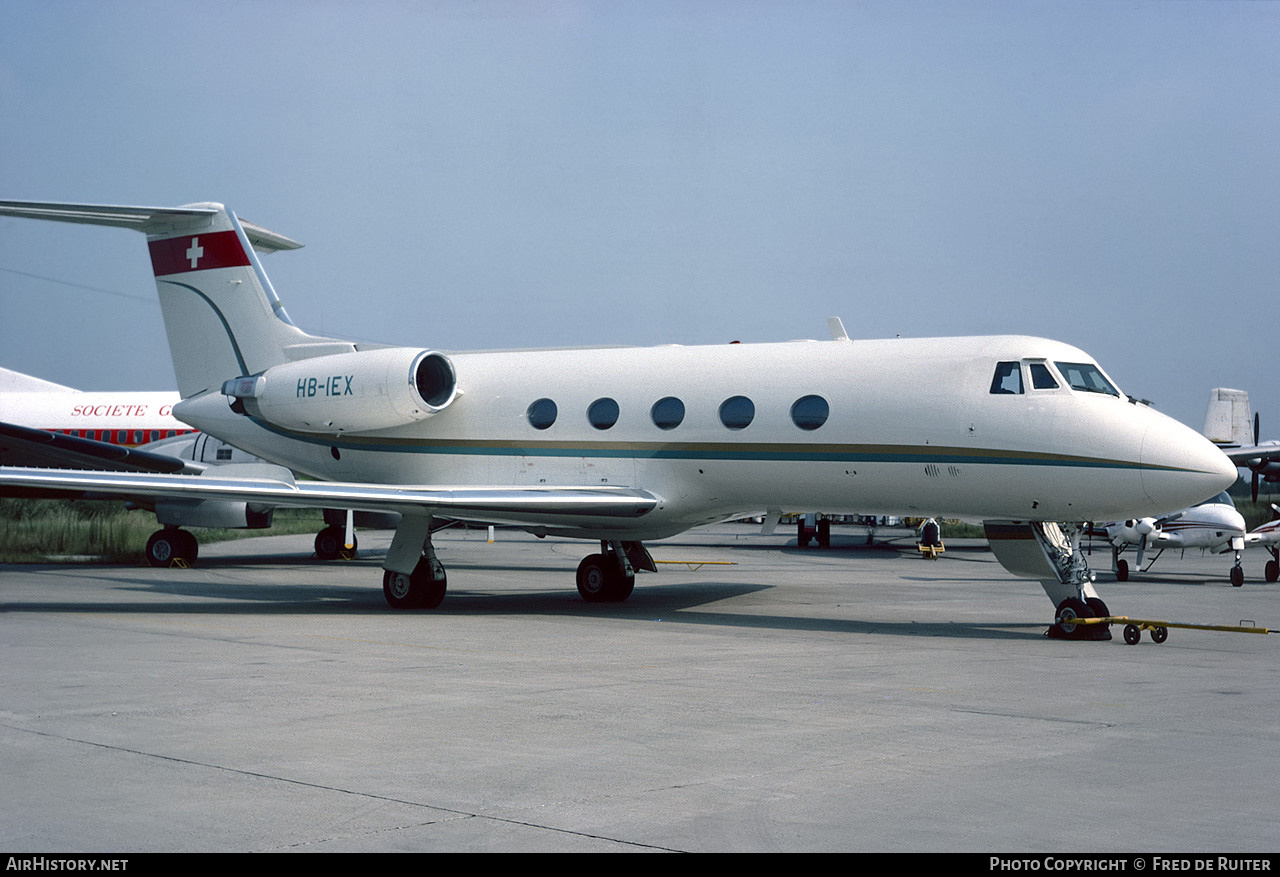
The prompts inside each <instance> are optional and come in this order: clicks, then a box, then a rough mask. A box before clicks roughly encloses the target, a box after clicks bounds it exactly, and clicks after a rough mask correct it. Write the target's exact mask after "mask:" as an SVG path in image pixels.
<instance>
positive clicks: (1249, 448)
mask: <svg viewBox="0 0 1280 877" xmlns="http://www.w3.org/2000/svg"><path fill="white" fill-rule="evenodd" d="M1222 453H1224V454H1226V455H1227V457H1228V458H1230V460H1231V462H1232V463H1235V464H1236V465H1237V466H1250V463H1252V462H1253V461H1262V462H1270V461H1273V460H1280V442H1264V443H1262V444H1260V445H1245V446H1243V447H1238V448H1223V449H1222ZM1250 468H1251V467H1250Z"/></svg>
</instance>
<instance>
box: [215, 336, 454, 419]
mask: <svg viewBox="0 0 1280 877" xmlns="http://www.w3.org/2000/svg"><path fill="white" fill-rule="evenodd" d="M222 393H223V395H225V396H229V397H231V400H232V402H231V407H232V408H233V409H234V410H236V411H238V412H239V413H241V414H245V415H248V416H250V417H255V418H258V419H260V420H265V421H266V422H268V423H271V424H274V425H275V426H279V427H282V428H284V429H296V430H303V431H306V432H323V433H330V434H337V433H363V432H374V431H377V430H381V429H389V428H391V427H396V426H404V425H406V424H409V423H414V422H416V421H419V420H422V419H424V418H427V417H430V416H431V415H433V414H438V413H439V412H440V411H443V410H444V409H445V408H447V407H448V406H449V405H450V404H451V403H452V402H453V400H454V398H456V397H457V395H458V381H457V376H456V374H455V373H454V370H453V363H452V362H450V360H449V358H448V357H447V356H445V355H444V354H442V353H437V352H435V351H433V350H420V349H416V348H407V347H392V348H384V349H380V350H360V351H356V352H354V353H336V354H331V355H329V356H317V357H312V358H310V359H303V360H299V361H298V362H288V363H283V364H281V365H277V366H272V367H271V368H269V369H267V370H266V371H264V372H261V373H260V374H256V375H249V376H246V377H239V378H233V379H232V380H229V381H227V382H226V383H224V384H223V385H222Z"/></svg>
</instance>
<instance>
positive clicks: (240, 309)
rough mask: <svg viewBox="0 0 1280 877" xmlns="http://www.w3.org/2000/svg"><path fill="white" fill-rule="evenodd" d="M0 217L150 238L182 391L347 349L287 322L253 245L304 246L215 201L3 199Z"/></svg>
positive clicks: (265, 249) (267, 248)
mask: <svg viewBox="0 0 1280 877" xmlns="http://www.w3.org/2000/svg"><path fill="white" fill-rule="evenodd" d="M0 215H4V216H22V217H27V218H32V219H50V220H56V221H59V222H78V223H88V224H92V225H108V226H115V227H119V228H132V229H134V230H137V231H141V232H143V233H145V234H146V236H147V246H148V249H149V251H150V254H151V266H152V269H153V271H154V273H155V278H156V287H157V289H158V290H159V293H160V308H161V311H162V312H163V314H164V323H165V330H166V332H167V334H168V337H169V350H170V353H171V354H172V357H173V369H174V372H175V374H176V376H177V379H178V391H179V393H181V395H182V397H183V398H184V399H185V398H188V397H190V396H194V395H197V394H199V393H203V392H205V391H207V390H214V391H216V390H218V389H219V388H220V387H221V386H222V383H223V382H224V381H226V380H228V379H230V378H235V377H240V376H242V375H252V374H256V373H258V372H261V371H263V370H265V369H268V368H270V367H271V366H273V365H279V364H281V363H283V362H288V361H290V360H294V359H304V358H307V357H310V356H318V355H322V354H330V353H338V352H341V351H344V350H352V349H353V346H352V345H351V344H349V343H346V342H339V341H336V340H335V339H331V338H321V337H317V336H314V335H309V334H307V333H306V332H303V331H302V330H301V329H299V328H298V327H297V326H295V325H293V323H292V322H291V321H290V320H289V317H288V315H287V314H286V313H285V311H284V307H283V306H282V305H281V304H280V299H279V298H278V297H277V296H276V293H275V290H274V289H272V287H271V282H270V281H269V280H268V279H267V275H266V272H264V271H263V270H262V265H261V264H260V263H259V261H258V256H257V252H255V249H256V250H258V251H262V252H272V251H275V250H291V249H297V248H298V247H300V246H302V245H301V244H299V243H297V242H296V241H293V240H290V239H289V238H286V237H284V236H283V235H279V234H276V233H274V232H271V231H267V230H266V229H264V228H260V227H259V226H256V225H253V224H252V223H249V222H242V221H241V220H239V219H238V218H237V217H236V215H235V214H234V213H232V212H231V211H230V210H228V209H226V208H225V207H223V206H222V205H221V204H189V205H186V206H183V207H125V206H115V205H100V204H61V203H48V202H32V201H0Z"/></svg>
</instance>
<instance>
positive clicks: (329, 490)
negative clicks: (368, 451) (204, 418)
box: [0, 464, 660, 527]
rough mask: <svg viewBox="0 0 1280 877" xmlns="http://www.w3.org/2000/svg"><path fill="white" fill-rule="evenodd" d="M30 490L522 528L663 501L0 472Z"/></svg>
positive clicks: (619, 514) (581, 492)
mask: <svg viewBox="0 0 1280 877" xmlns="http://www.w3.org/2000/svg"><path fill="white" fill-rule="evenodd" d="M4 488H28V489H38V490H48V491H67V492H75V493H83V492H86V491H87V492H92V493H94V494H100V495H130V496H156V497H167V498H171V499H221V500H234V501H239V502H247V503H250V504H253V505H257V506H260V507H278V506H283V507H294V508H349V509H358V510H364V511H388V512H399V513H401V514H415V515H434V516H439V517H447V518H453V519H455V520H465V521H477V522H483V523H490V524H517V525H524V526H538V525H543V526H548V527H554V526H561V525H565V526H581V525H582V524H583V523H584V522H585V521H587V520H594V521H599V519H605V521H600V523H607V522H616V523H622V522H625V521H627V520H633V519H636V518H640V517H642V516H644V515H645V514H647V513H648V512H650V511H652V510H653V509H654V508H656V507H657V506H658V504H659V502H660V500H659V498H658V497H657V496H655V495H654V494H652V493H649V492H648V491H645V490H637V489H633V488H627V487H607V486H591V487H521V486H510V487H447V486H446V487H426V486H417V485H379V484H363V483H344V482H338V481H295V480H294V477H293V473H291V472H290V471H289V470H288V469H285V468H284V467H281V466H273V465H267V464H262V465H259V464H235V465H226V466H219V467H215V468H212V469H210V470H208V471H206V473H205V474H203V475H200V476H194V475H177V474H165V473H152V472H89V471H79V470H65V469H31V468H24V467H8V466H6V467H0V490H2V489H4Z"/></svg>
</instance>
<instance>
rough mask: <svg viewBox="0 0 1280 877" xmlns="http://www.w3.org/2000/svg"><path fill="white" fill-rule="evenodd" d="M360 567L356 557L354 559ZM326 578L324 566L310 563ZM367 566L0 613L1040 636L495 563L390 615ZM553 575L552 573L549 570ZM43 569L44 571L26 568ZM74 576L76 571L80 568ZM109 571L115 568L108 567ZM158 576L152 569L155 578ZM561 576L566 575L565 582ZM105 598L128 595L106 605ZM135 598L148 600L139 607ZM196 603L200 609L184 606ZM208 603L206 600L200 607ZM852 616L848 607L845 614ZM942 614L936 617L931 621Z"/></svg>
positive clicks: (1038, 627)
mask: <svg viewBox="0 0 1280 877" xmlns="http://www.w3.org/2000/svg"><path fill="white" fill-rule="evenodd" d="M362 560H364V559H363V558H362ZM272 565H291V566H292V567H294V568H297V566H298V559H297V558H293V559H288V560H281V561H275V562H274V563H272V562H263V560H262V559H260V558H259V559H255V560H254V562H253V563H252V564H250V563H246V562H245V561H244V560H243V559H236V558H224V559H213V560H211V561H210V562H209V563H208V564H202V569H204V570H205V571H206V572H208V571H211V570H219V571H221V570H233V569H238V570H243V569H257V568H262V567H264V566H268V567H269V566H272ZM316 565H317V567H320V568H323V569H325V570H326V577H331V576H330V575H329V572H328V571H331V570H332V569H333V567H332V564H320V563H319V562H317V564H316ZM371 566H372V564H369V563H367V562H366V563H362V562H359V561H356V562H353V563H351V564H349V567H350V568H351V571H352V573H353V575H352V580H353V581H356V582H359V584H351V585H347V584H342V583H334V584H328V583H279V584H277V583H272V582H270V581H268V580H263V581H251V582H246V581H243V580H241V581H230V580H226V579H221V578H215V579H212V580H211V579H209V578H207V577H206V576H203V575H199V574H198V573H199V571H194V572H196V573H197V574H194V575H192V574H188V575H187V577H185V578H184V577H183V574H182V573H181V571H177V570H174V571H172V572H171V574H170V575H165V576H163V577H162V578H161V577H156V576H154V575H138V576H135V575H123V574H120V575H117V574H112V575H109V576H102V577H100V582H101V585H102V588H103V593H102V596H101V597H100V598H99V599H94V600H81V601H79V602H56V601H49V600H14V599H12V598H10V599H6V600H3V601H0V613H5V614H7V613H31V614H61V613H67V614H98V613H109V614H113V615H131V614H136V615H140V616H141V615H194V616H200V615H353V614H358V615H381V616H386V617H387V619H388V621H392V620H395V622H396V623H400V622H401V621H402V620H408V621H413V620H417V621H421V622H422V623H424V624H425V623H429V622H431V621H433V620H437V619H440V620H447V619H448V618H450V617H452V618H459V617H467V616H496V615H509V616H513V617H517V616H522V615H524V616H548V615H552V616H563V617H582V618H599V617H605V618H609V619H613V620H619V621H623V620H625V621H633V622H645V623H655V622H656V623H666V624H691V625H706V626H714V627H727V628H732V627H737V628H742V629H756V630H758V629H772V630H791V631H812V632H828V633H846V634H881V635H889V636H922V637H950V638H964V639H974V638H977V639H988V640H992V639H1026V638H1029V637H1040V636H1041V635H1043V633H1044V630H1045V625H1044V624H1043V623H1020V622H986V623H978V622H957V621H938V622H931V621H928V620H927V619H926V620H924V621H894V622H883V621H866V620H858V619H855V618H830V617H827V618H817V617H812V618H806V617H802V616H792V615H786V616H783V615H776V614H761V613H741V612H718V611H714V610H707V609H700V608H699V607H705V606H708V605H710V604H713V603H717V602H720V601H723V600H728V599H732V598H736V597H742V596H746V595H748V594H752V593H757V592H761V591H766V590H769V589H771V588H774V587H780V588H785V587H786V585H785V584H783V585H758V584H744V583H741V582H727V581H697V582H688V581H681V582H673V583H670V584H659V583H654V584H649V582H648V581H646V580H645V579H647V578H649V576H647V575H646V576H644V577H641V578H640V579H639V580H638V582H637V587H636V589H635V591H634V593H633V594H632V595H631V597H630V599H628V600H627V601H626V602H625V603H594V604H592V603H585V602H583V601H582V599H581V598H580V597H579V596H578V594H577V592H576V591H574V590H573V589H572V588H556V589H552V590H543V589H539V590H528V589H525V590H506V589H501V588H494V589H491V588H485V587H484V586H483V575H477V574H478V573H479V574H483V572H484V571H485V570H486V569H491V570H500V569H505V570H508V571H510V570H511V569H513V567H503V566H501V565H484V566H481V565H465V566H461V567H459V568H458V571H457V574H456V575H455V576H453V577H452V578H453V579H454V580H453V581H451V582H450V586H449V594H448V596H447V597H446V599H445V602H444V604H443V605H442V606H441V607H440V608H439V609H435V610H431V611H429V612H397V611H395V610H392V609H390V608H388V607H387V605H386V602H385V601H384V598H383V595H382V592H381V590H380V589H378V588H373V587H370V586H368V585H367V584H365V583H364V582H365V580H366V579H367V576H368V572H369V569H370V568H371ZM549 568H552V569H556V570H561V568H560V567H555V566H552V567H549ZM34 569H39V570H42V571H44V570H49V569H50V568H47V567H45V568H39V567H37V568H34ZM81 569H84V568H83V567H82V568H81ZM115 569H116V570H119V568H118V567H117V568H115ZM156 572H160V571H156ZM569 575H571V574H567V575H566V578H568V577H569ZM111 591H123V592H126V593H128V594H130V595H131V596H128V597H124V596H122V598H121V599H120V600H112V599H111V598H110V596H109V593H110V592H111ZM138 594H148V595H152V596H154V597H155V600H154V601H150V600H144V601H139V600H138V598H137V596H136V595H138ZM190 600H200V601H202V602H189V601H190ZM203 601H210V602H203ZM852 611H853V612H856V611H857V610H856V607H854V608H853V610H852ZM942 611H943V610H941V609H940V610H939V613H940V614H941V612H942Z"/></svg>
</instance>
